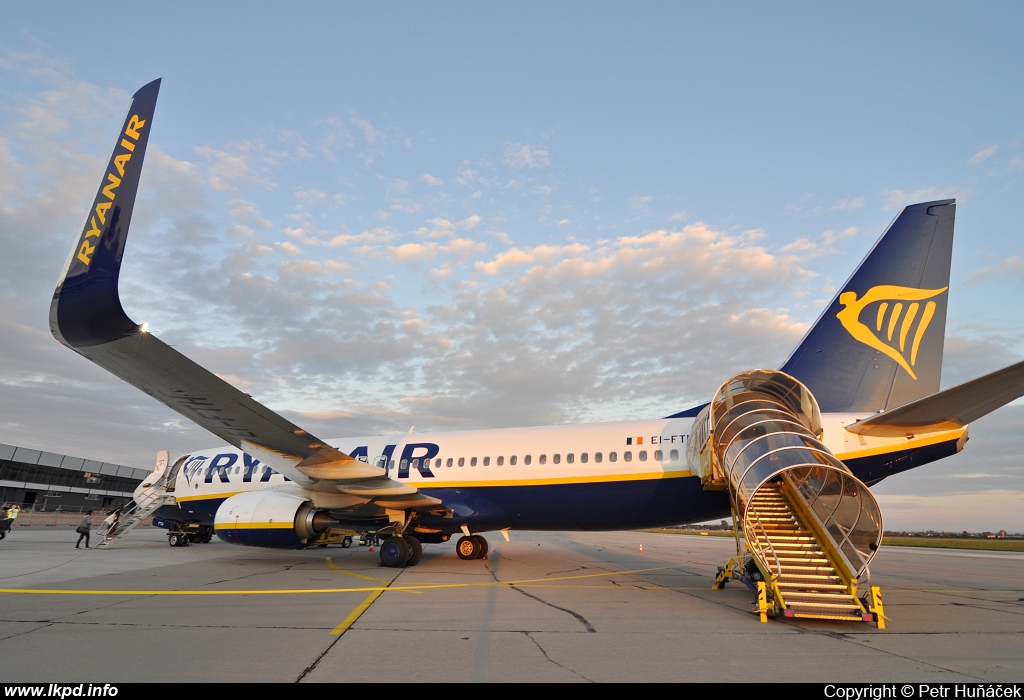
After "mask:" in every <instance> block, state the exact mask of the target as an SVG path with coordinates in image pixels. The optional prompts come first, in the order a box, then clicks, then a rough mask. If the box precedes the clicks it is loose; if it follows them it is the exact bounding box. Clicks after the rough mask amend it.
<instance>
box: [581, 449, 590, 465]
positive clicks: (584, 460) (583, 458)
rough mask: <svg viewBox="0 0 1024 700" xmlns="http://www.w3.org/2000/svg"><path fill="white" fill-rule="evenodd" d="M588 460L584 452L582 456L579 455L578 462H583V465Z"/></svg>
mask: <svg viewBox="0 0 1024 700" xmlns="http://www.w3.org/2000/svg"><path fill="white" fill-rule="evenodd" d="M588 459H590V458H589V457H587V453H586V452H584V453H583V454H581V455H580V461H581V462H583V463H584V464H586V463H587V460H588Z"/></svg>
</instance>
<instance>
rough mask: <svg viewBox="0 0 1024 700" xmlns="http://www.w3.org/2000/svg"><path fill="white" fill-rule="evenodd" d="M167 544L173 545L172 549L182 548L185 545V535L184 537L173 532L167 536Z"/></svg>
mask: <svg viewBox="0 0 1024 700" xmlns="http://www.w3.org/2000/svg"><path fill="white" fill-rule="evenodd" d="M167 544H169V545H171V546H172V547H181V546H182V545H183V544H185V535H182V534H181V533H178V532H173V533H171V534H170V535H168V536H167Z"/></svg>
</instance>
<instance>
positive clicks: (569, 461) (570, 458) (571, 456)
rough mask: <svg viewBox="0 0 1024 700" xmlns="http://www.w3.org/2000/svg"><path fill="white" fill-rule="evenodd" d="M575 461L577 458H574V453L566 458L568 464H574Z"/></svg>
mask: <svg viewBox="0 0 1024 700" xmlns="http://www.w3.org/2000/svg"><path fill="white" fill-rule="evenodd" d="M574 459H575V457H573V455H572V452H570V453H569V454H567V455H566V456H565V462H566V464H572V463H573V460H574Z"/></svg>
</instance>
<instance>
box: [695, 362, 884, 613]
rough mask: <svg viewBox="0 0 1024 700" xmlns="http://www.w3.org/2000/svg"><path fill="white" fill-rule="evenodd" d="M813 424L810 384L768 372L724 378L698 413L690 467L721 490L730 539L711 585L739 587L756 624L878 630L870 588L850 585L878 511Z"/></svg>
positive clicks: (863, 566) (868, 548) (863, 571)
mask: <svg viewBox="0 0 1024 700" xmlns="http://www.w3.org/2000/svg"><path fill="white" fill-rule="evenodd" d="M821 432H822V431H821V414H820V412H819V410H818V404H817V402H816V401H815V399H814V397H813V396H812V395H811V393H810V391H808V389H807V388H806V387H805V386H804V385H803V384H801V383H800V382H799V381H797V380H796V379H794V378H793V377H790V376H789V375H787V374H783V373H781V372H776V371H772V370H754V371H750V372H744V373H742V374H738V375H736V376H734V377H733V378H732V379H730V380H729V381H727V382H726V383H725V384H723V385H722V387H721V388H720V389H719V390H718V392H717V393H716V394H715V398H714V400H712V402H711V403H710V404H708V405H707V406H706V407H705V408H704V409H703V410H702V411H701V412H700V414H698V416H697V418H696V420H694V424H693V429H692V432H691V434H690V440H689V443H688V444H689V447H688V450H689V454H688V457H689V461H690V465H691V468H692V469H693V470H694V472H695V473H696V474H698V475H699V476H700V477H701V480H702V482H703V484H704V488H705V489H711V490H725V489H728V491H729V495H730V503H731V506H732V514H733V533H734V535H735V537H736V556H735V557H734V558H732V559H730V560H729V562H728V563H727V564H726V566H725V567H723V568H721V569H719V575H718V578H717V579H716V580H715V584H714V586H713V588H714V589H715V590H717V589H720V588H722V587H723V586H724V585H725V584H726V582H728V581H729V580H736V581H740V582H742V583H744V584H745V585H747V586H748V587H749V588H750V589H751V590H753V591H754V592H756V594H757V607H756V608H755V610H754V612H756V613H757V614H759V615H760V617H761V621H762V622H767V620H768V617H769V616H773V617H776V616H778V617H802V618H819V619H828V620H851V621H857V622H874V623H875V624H876V625H877V626H878V627H879V628H880V629H884V628H885V618H884V616H883V610H882V598H881V593H880V592H879V589H878V587H877V586H871V587H870V588H868V590H867V591H866V593H864V594H860V593H859V592H858V584H860V583H862V582H866V581H868V580H869V576H870V573H869V570H868V563H869V562H870V561H871V559H872V558H873V557H874V555H875V552H876V551H877V550H878V546H879V545H880V544H881V541H882V517H881V510H880V509H879V507H878V502H877V501H876V500H875V497H874V496H873V495H872V494H871V491H870V490H868V487H867V486H865V485H864V484H863V483H862V482H861V481H860V480H858V479H857V478H856V477H854V476H853V474H852V473H851V472H850V470H849V469H848V468H847V467H846V465H844V464H843V463H842V462H841V461H840V460H839V459H838V458H837V457H835V455H833V454H832V452H831V451H830V450H829V449H828V448H827V447H825V446H824V445H823V444H822V443H821V442H820V440H819V438H820V436H821ZM741 529H742V533H741Z"/></svg>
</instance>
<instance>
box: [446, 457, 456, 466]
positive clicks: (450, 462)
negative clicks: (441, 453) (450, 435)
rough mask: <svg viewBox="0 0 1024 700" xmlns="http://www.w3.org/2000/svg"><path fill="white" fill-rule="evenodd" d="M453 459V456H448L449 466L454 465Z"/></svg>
mask: <svg viewBox="0 0 1024 700" xmlns="http://www.w3.org/2000/svg"><path fill="white" fill-rule="evenodd" d="M453 461H454V460H452V458H451V457H449V458H448V461H447V462H446V463H445V464H447V465H448V466H449V467H450V466H452V463H453Z"/></svg>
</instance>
